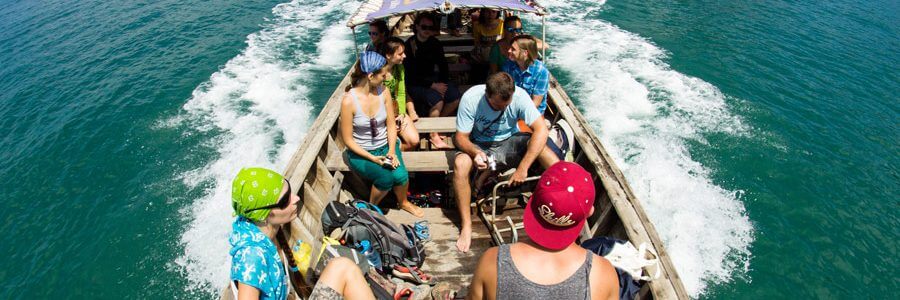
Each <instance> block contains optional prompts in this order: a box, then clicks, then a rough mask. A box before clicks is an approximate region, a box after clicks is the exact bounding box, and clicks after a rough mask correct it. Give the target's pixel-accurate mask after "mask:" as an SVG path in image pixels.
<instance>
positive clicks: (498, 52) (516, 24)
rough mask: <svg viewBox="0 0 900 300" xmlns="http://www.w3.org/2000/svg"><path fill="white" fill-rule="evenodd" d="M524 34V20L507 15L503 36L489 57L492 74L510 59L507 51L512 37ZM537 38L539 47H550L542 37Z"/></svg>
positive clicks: (495, 44)
mask: <svg viewBox="0 0 900 300" xmlns="http://www.w3.org/2000/svg"><path fill="white" fill-rule="evenodd" d="M522 34H525V31H523V27H522V20H520V19H519V17H518V16H507V17H506V20H505V21H503V37H502V38H500V40H499V41H497V42H496V43H494V46H493V47H491V54H490V58H489V61H490V69H491V74H494V73H497V72H500V71H502V68H503V65H505V64H506V61H507V60H509V59H508V58H507V57H506V56H507V53H509V46H510V44H511V43H512V39H513V38H514V37H517V36H519V35H522ZM535 40H537V44H538V49H547V48H548V46H547V44H546V43H544V42H543V41H541V39H537V38H536V39H535Z"/></svg>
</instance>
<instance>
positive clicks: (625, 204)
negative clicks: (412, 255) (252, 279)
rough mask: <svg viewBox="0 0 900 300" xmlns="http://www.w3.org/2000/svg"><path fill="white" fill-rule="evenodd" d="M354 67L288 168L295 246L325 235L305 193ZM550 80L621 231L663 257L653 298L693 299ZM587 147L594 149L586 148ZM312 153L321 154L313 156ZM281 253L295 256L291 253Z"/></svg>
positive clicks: (290, 232) (596, 142)
mask: <svg viewBox="0 0 900 300" xmlns="http://www.w3.org/2000/svg"><path fill="white" fill-rule="evenodd" d="M406 16H408V15H406ZM410 21H411V19H410V18H408V17H405V16H400V17H395V18H394V20H392V22H391V23H401V24H399V25H406V24H405V23H408V22H410ZM399 28H400V26H394V29H395V31H396V30H397V29H399ZM395 33H396V32H395ZM355 64H356V62H354V63H353V64H351V67H350V68H349V70H348V71H347V73H346V74H345V76H344V78H343V79H342V80H341V82H340V83H339V84H338V86H337V87H336V88H335V91H334V92H333V93H332V95H331V97H329V100H328V102H327V103H326V104H325V106H323V108H322V110H321V111H320V112H319V115H318V117H317V118H316V120H315V121H314V122H313V124H312V125H311V126H310V127H309V129H308V131H307V136H306V137H305V138H304V139H303V142H302V143H301V144H300V146H299V147H298V148H297V150H296V152H295V153H294V154H293V155H292V157H291V159H290V160H289V162H288V165H287V166H286V167H285V171H284V176H285V178H288V180H289V181H290V182H291V185H292V186H297V187H299V188H298V190H297V193H298V194H299V195H300V196H301V198H304V199H303V201H302V202H303V204H302V206H301V209H300V210H299V211H298V216H299V218H298V219H295V220H293V221H291V225H290V226H287V227H285V228H283V230H284V231H286V233H287V236H289V239H290V242H291V244H292V243H293V242H295V241H296V240H297V238H301V239H302V240H304V241H311V242H310V243H311V244H312V245H313V246H314V249H315V248H317V247H318V244H319V242H318V240H319V239H320V238H321V236H323V234H321V233H319V232H313V231H311V228H308V226H307V224H304V223H303V220H311V221H312V222H317V221H319V216H314V215H312V212H311V209H310V208H309V207H307V202H308V201H307V200H312V199H306V197H304V196H305V195H306V194H307V193H310V192H312V191H307V190H306V189H307V187H308V186H310V185H311V184H312V183H311V182H310V180H309V179H310V178H308V177H309V176H310V175H311V173H312V172H313V171H314V170H313V168H316V163H321V162H317V160H319V161H321V160H326V159H327V158H328V157H329V156H330V155H333V154H332V153H329V152H327V151H328V150H327V149H326V146H327V144H328V143H327V142H328V141H329V138H332V142H334V139H336V137H331V136H330V135H331V134H332V133H333V132H334V129H335V126H337V123H338V122H337V120H338V118H339V115H340V103H341V101H340V99H341V97H342V95H343V94H344V88H345V87H346V86H347V85H349V83H350V72H351V71H352V69H353V66H355ZM550 77H551V78H550V85H551V86H550V89H549V91H548V101H552V104H554V106H555V107H556V108H557V115H558V117H560V118H562V119H566V120H569V123H570V125H572V127H573V130H575V131H577V132H576V134H575V139H576V141H577V142H576V143H577V144H578V145H579V147H580V148H581V150H582V152H581V153H582V155H584V156H586V158H587V160H586V162H589V163H590V164H591V165H592V166H593V167H594V169H595V170H594V173H595V174H596V175H597V176H599V178H600V181H601V184H602V185H603V187H604V189H605V190H606V191H605V192H606V194H607V197H608V199H609V201H610V203H611V204H612V208H614V209H615V213H616V216H617V217H618V218H619V222H620V223H621V226H622V227H623V228H624V229H625V230H624V232H625V234H626V235H627V236H628V239H629V240H631V241H632V243H634V244H639V243H641V242H647V243H648V244H649V245H650V247H652V248H653V249H654V250H656V252H657V254H658V258H659V261H660V265H659V267H660V268H661V270H660V274H661V275H660V278H658V279H656V280H653V281H650V282H649V287H650V292H651V295H650V296H651V297H653V298H656V299H688V298H689V297H688V296H687V292H686V290H685V288H684V285H683V283H682V281H681V278H680V277H679V275H678V274H677V271H676V270H675V268H674V264H673V263H672V261H671V259H670V257H669V255H668V252H667V251H666V250H665V246H664V244H663V243H662V241H661V239H660V238H659V235H658V232H657V231H656V228H655V227H654V225H653V223H652V222H651V221H650V219H649V217H648V216H647V214H646V212H645V211H644V209H643V206H642V205H641V203H640V201H639V200H638V198H637V197H636V196H635V194H634V192H633V190H632V189H631V187H630V186H629V184H628V182H627V180H626V179H625V177H624V175H623V174H622V172H621V170H620V169H619V168H618V166H617V165H616V164H615V162H614V160H613V159H612V157H611V156H610V155H609V153H608V152H607V151H606V149H605V148H604V147H603V145H602V143H601V142H600V139H599V137H598V136H597V135H596V133H595V132H594V130H593V128H592V127H591V126H589V123H588V122H587V121H586V119H585V118H584V116H583V115H582V114H581V112H580V111H579V110H578V109H577V107H576V106H575V105H574V103H573V102H572V100H571V99H570V98H569V97H568V95H567V94H566V92H565V91H564V90H563V88H562V85H561V84H560V83H559V82H558V81H557V80H556V78H555V77H554V76H553V75H552V74H551V76H550ZM586 145H592V146H591V147H585V146H586ZM312 149H316V150H315V151H312ZM323 150H325V151H326V152H324V156H325V157H322V155H323ZM313 179H315V178H313ZM316 198H317V199H315V200H321V199H323V198H325V200H326V201H327V200H329V199H327V197H324V195H323V196H322V197H316ZM310 202H314V201H310ZM310 205H315V204H310ZM601 217H606V218H608V217H610V216H606V214H603V215H602V216H601ZM602 220H604V219H601V218H598V219H597V220H596V221H595V223H598V225H599V223H601V221H602ZM594 227H595V228H594V230H595V231H594V232H589V233H590V235H591V236H594V235H596V234H599V232H597V231H596V229H597V228H596V226H594ZM586 230H588V231H590V229H587V226H586ZM282 250H283V251H284V252H285V254H286V255H287V256H288V257H290V255H291V249H282ZM294 281H295V280H292V285H293V288H294V289H295V290H302V289H304V288H306V287H307V286H306V284H310V282H305V283H297V282H294Z"/></svg>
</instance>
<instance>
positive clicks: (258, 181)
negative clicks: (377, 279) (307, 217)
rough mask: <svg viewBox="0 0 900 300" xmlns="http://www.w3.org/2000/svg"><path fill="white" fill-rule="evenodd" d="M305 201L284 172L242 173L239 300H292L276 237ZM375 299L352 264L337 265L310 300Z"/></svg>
mask: <svg viewBox="0 0 900 300" xmlns="http://www.w3.org/2000/svg"><path fill="white" fill-rule="evenodd" d="M299 201H300V197H298V196H297V194H296V191H294V190H292V189H291V184H290V182H288V181H287V180H286V179H285V178H284V177H282V176H281V174H278V172H275V171H272V170H268V169H264V168H246V169H241V171H240V172H238V174H237V176H236V177H235V178H234V181H233V182H232V185H231V207H232V208H233V209H234V214H235V215H237V218H236V219H235V220H234V223H232V225H231V227H232V232H231V236H230V237H229V239H228V241H229V243H230V244H231V251H230V252H229V254H230V255H231V276H230V278H231V280H232V281H234V282H235V283H236V286H237V292H236V293H237V299H278V300H284V299H287V298H288V282H287V281H286V280H285V275H287V273H286V271H285V268H284V263H283V262H282V257H281V256H280V255H279V254H278V253H279V249H278V247H277V246H276V245H277V243H275V235H276V233H277V232H278V230H281V226H282V225H284V224H288V223H290V222H291V221H292V220H294V219H296V218H297V210H298V207H297V203H298V202H299ZM335 296H339V297H340V296H342V297H345V298H347V299H374V298H375V297H374V296H373V295H372V291H371V290H370V289H369V288H368V284H366V280H365V278H364V277H363V274H362V271H361V270H360V269H359V267H357V266H356V264H354V263H353V262H352V261H350V260H349V259H346V258H342V259H335V260H334V261H331V262H330V263H329V264H328V266H326V267H325V270H324V271H323V272H322V276H321V278H320V279H319V281H318V283H317V284H316V286H315V288H313V291H312V295H311V296H310V298H309V299H335Z"/></svg>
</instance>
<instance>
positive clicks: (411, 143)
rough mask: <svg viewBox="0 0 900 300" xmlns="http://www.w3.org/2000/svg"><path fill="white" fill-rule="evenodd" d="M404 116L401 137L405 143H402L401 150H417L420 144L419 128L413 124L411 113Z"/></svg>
mask: <svg viewBox="0 0 900 300" xmlns="http://www.w3.org/2000/svg"><path fill="white" fill-rule="evenodd" d="M402 118H403V122H401V123H402V126H401V128H400V139H401V140H402V141H403V143H402V144H400V150H403V151H409V150H415V149H416V148H417V146H418V145H419V130H417V129H416V126H415V124H413V121H412V118H411V117H410V116H409V115H405V116H403V117H402Z"/></svg>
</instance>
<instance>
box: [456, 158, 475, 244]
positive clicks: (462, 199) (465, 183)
mask: <svg viewBox="0 0 900 300" xmlns="http://www.w3.org/2000/svg"><path fill="white" fill-rule="evenodd" d="M453 170H454V172H453V191H454V192H455V194H456V206H458V207H459V217H460V224H459V227H460V230H459V239H458V240H457V241H456V249H457V250H459V251H460V252H469V246H470V245H471V244H472V215H471V211H470V208H469V204H470V203H471V202H472V188H471V186H470V185H469V173H470V172H472V158H471V157H469V155H466V154H458V155H456V159H455V160H454V162H453Z"/></svg>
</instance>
